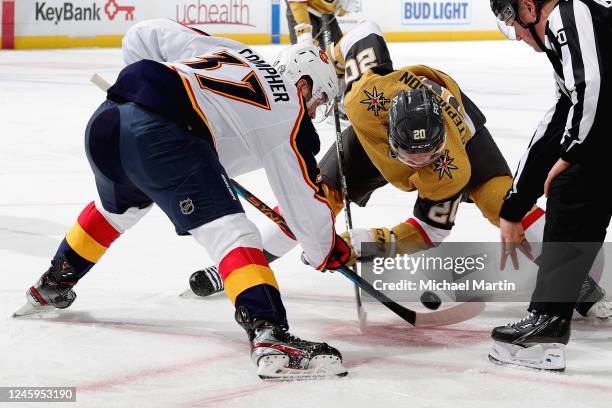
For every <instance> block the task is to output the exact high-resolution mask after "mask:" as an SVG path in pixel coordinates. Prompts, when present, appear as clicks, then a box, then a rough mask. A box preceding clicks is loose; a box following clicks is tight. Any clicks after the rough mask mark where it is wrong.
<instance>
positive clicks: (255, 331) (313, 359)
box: [236, 310, 348, 380]
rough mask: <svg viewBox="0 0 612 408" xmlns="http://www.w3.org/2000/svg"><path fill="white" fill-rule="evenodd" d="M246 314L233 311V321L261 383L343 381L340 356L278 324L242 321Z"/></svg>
mask: <svg viewBox="0 0 612 408" xmlns="http://www.w3.org/2000/svg"><path fill="white" fill-rule="evenodd" d="M247 316H248V313H246V312H245V311H238V310H237V311H236V320H237V321H238V323H239V324H240V325H241V326H242V327H244V328H245V330H246V331H247V334H248V336H249V340H250V341H251V359H252V360H253V362H254V363H255V365H256V366H257V375H259V377H260V378H261V379H264V380H309V379H321V378H327V377H344V376H346V375H347V374H348V371H347V369H346V368H344V366H343V365H342V355H341V354H340V352H339V351H338V350H336V349H335V348H334V347H331V346H330V345H328V344H327V343H316V342H313V341H307V340H302V339H299V338H298V337H295V336H293V335H292V334H291V333H289V332H288V331H287V329H285V328H283V327H281V326H279V325H278V324H275V323H272V322H268V321H265V320H259V321H256V322H253V323H245V322H248V320H247V319H245V318H246V317H247Z"/></svg>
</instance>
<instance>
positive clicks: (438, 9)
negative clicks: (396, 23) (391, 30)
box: [402, 0, 486, 25]
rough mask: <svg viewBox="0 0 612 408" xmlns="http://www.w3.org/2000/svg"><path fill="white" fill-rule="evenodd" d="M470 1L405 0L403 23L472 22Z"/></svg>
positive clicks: (439, 23) (440, 23)
mask: <svg viewBox="0 0 612 408" xmlns="http://www.w3.org/2000/svg"><path fill="white" fill-rule="evenodd" d="M479 1H486V0H479ZM470 3H471V0H404V1H403V3H402V24H403V25H442V24H444V25H448V24H470V22H471V19H472V8H471V4H470Z"/></svg>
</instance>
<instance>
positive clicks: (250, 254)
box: [219, 247, 268, 280]
mask: <svg viewBox="0 0 612 408" xmlns="http://www.w3.org/2000/svg"><path fill="white" fill-rule="evenodd" d="M247 265H260V266H265V267H268V261H266V257H265V256H264V254H263V252H262V251H261V250H260V249H257V248H244V247H238V248H234V249H232V250H231V251H230V252H229V253H228V254H227V255H225V257H223V259H222V260H221V262H220V263H219V275H221V278H223V280H225V279H226V278H227V277H228V276H229V275H230V274H231V273H232V272H233V271H235V270H236V269H240V268H242V267H244V266H247Z"/></svg>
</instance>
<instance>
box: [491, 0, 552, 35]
mask: <svg viewBox="0 0 612 408" xmlns="http://www.w3.org/2000/svg"><path fill="white" fill-rule="evenodd" d="M532 1H533V3H534V4H535V6H536V15H537V17H536V21H534V22H533V23H529V24H527V23H524V22H523V21H521V19H520V18H519V16H518V2H519V0H491V11H493V14H495V17H497V19H498V20H499V21H501V22H503V23H505V24H506V25H508V26H511V25H512V23H514V22H515V21H516V22H517V23H519V24H520V25H521V26H522V27H523V28H529V27H531V26H534V25H536V24H538V22H539V21H540V15H541V13H542V6H543V5H544V4H546V3H548V2H549V1H550V0H532Z"/></svg>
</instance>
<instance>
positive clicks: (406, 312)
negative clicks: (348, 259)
mask: <svg viewBox="0 0 612 408" xmlns="http://www.w3.org/2000/svg"><path fill="white" fill-rule="evenodd" d="M337 271H338V272H340V273H341V274H343V275H344V276H346V277H347V278H349V279H350V280H351V281H353V283H354V284H355V285H357V286H359V287H360V288H361V289H362V290H364V291H366V292H367V293H369V294H370V296H372V297H373V298H374V299H376V300H378V301H379V302H380V303H382V304H383V305H385V306H386V307H387V308H389V309H390V310H391V311H393V313H395V314H396V315H398V316H399V317H401V318H402V319H404V320H405V321H407V322H408V323H410V324H412V325H413V326H416V322H417V313H416V312H415V311H414V310H411V309H408V308H406V307H404V306H402V305H400V304H398V303H397V302H394V301H393V300H391V299H390V298H389V297H388V296H387V295H385V294H384V293H382V292H380V291H378V290H376V289H375V288H374V286H372V285H371V284H370V282H368V281H366V280H365V279H363V278H362V277H361V276H359V275H358V274H356V273H355V272H354V271H353V270H352V269H350V268H347V267H341V268H339V269H337Z"/></svg>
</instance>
